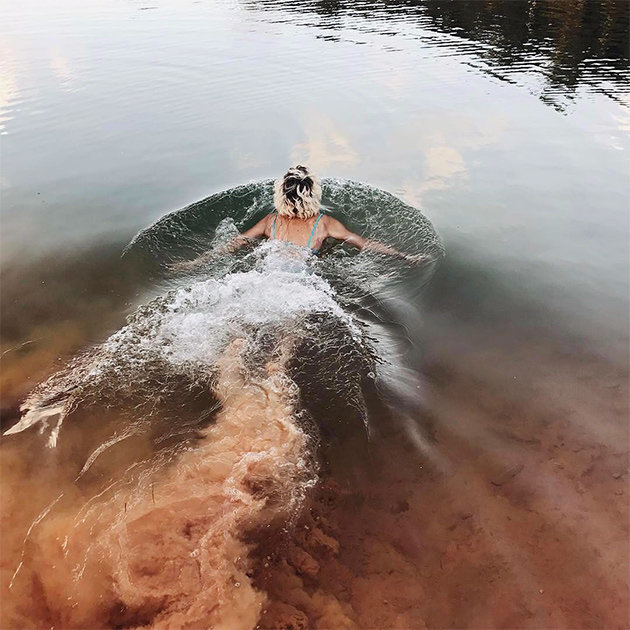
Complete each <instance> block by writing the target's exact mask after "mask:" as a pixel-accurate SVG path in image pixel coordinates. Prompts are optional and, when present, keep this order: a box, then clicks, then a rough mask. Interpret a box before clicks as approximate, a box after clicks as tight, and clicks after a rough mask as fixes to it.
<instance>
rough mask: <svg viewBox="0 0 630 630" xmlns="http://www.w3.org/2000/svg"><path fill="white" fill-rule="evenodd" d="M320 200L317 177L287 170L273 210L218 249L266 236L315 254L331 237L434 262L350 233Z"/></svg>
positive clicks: (296, 169) (417, 260)
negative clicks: (322, 206)
mask: <svg viewBox="0 0 630 630" xmlns="http://www.w3.org/2000/svg"><path fill="white" fill-rule="evenodd" d="M321 199H322V188H321V186H320V183H319V179H318V178H317V176H316V175H315V174H314V173H313V172H312V171H310V170H309V168H308V167H306V166H302V165H298V166H294V167H292V168H290V169H289V170H288V171H287V172H286V174H285V175H284V177H283V178H282V179H279V180H277V181H276V183H275V192H274V204H275V207H276V211H275V212H272V213H270V214H268V215H267V216H265V217H263V218H262V219H261V220H260V221H258V223H256V225H254V226H253V227H251V228H249V229H248V230H246V231H245V232H243V233H242V234H241V235H240V236H237V237H236V238H234V239H233V240H232V241H230V242H229V243H228V244H227V245H226V246H224V247H223V248H220V250H219V252H221V251H223V252H225V251H234V250H236V249H238V248H239V247H242V246H243V245H246V244H247V243H248V242H250V241H251V240H253V239H258V238H262V237H265V238H268V239H270V240H278V241H287V242H289V243H293V244H295V245H299V246H302V247H306V248H308V249H310V250H311V251H312V252H313V253H314V254H317V253H319V251H320V249H321V247H322V244H323V243H324V241H325V240H326V239H327V238H333V239H335V240H338V241H343V242H344V243H348V244H350V245H354V246H355V247H358V248H359V249H366V250H371V251H374V252H377V253H380V254H388V255H390V256H396V257H397V258H403V259H405V260H407V261H409V262H412V263H416V264H418V263H422V262H429V261H431V260H433V259H432V258H431V257H430V256H426V255H423V254H420V255H417V256H411V255H407V254H403V253H402V252H399V251H398V250H396V249H394V248H393V247H389V246H387V245H384V244H383V243H379V242H378V241H374V240H372V239H366V238H364V237H362V236H359V235H358V234H355V233H354V232H351V231H350V230H348V228H346V226H345V225H344V224H343V223H341V221H338V220H337V219H334V218H333V217H330V216H327V215H325V214H323V213H322V212H321V210H320V208H321ZM210 255H211V254H204V255H203V256H201V257H200V258H197V259H196V260H194V261H189V262H186V263H183V264H182V263H180V264H178V265H177V268H180V269H181V268H187V267H190V266H194V265H196V264H198V263H199V262H202V261H203V260H206V259H207V258H209V257H210Z"/></svg>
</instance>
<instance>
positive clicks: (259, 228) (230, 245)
mask: <svg viewBox="0 0 630 630" xmlns="http://www.w3.org/2000/svg"><path fill="white" fill-rule="evenodd" d="M270 216H271V215H270V214H268V215H267V216H265V217H263V218H262V219H261V220H260V221H258V223H256V225H254V226H252V227H250V228H249V230H245V231H244V232H242V233H241V234H239V235H238V236H235V237H234V238H231V239H230V240H229V241H228V242H227V243H225V244H224V245H220V246H219V247H217V248H216V249H213V250H211V251H209V252H205V253H204V254H201V255H200V256H197V258H195V259H193V260H185V261H183V262H179V263H175V264H174V265H172V269H173V270H175V271H185V270H189V269H194V268H195V267H196V266H197V265H200V264H202V263H204V262H207V261H208V260H210V259H211V258H212V256H215V255H217V254H219V255H221V254H231V253H232V252H235V251H236V250H237V249H240V248H241V247H243V246H244V245H246V244H247V243H248V242H249V241H252V240H254V239H256V238H260V237H261V236H266V232H267V224H268V222H269V217H270Z"/></svg>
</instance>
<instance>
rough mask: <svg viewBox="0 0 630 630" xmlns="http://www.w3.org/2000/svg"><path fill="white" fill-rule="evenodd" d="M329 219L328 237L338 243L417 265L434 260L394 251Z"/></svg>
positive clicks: (339, 222) (327, 223) (327, 224)
mask: <svg viewBox="0 0 630 630" xmlns="http://www.w3.org/2000/svg"><path fill="white" fill-rule="evenodd" d="M327 219H328V220H327V221H326V226H327V228H328V236H330V237H332V238H335V239H337V240H338V241H343V242H344V243H349V244H350V245H354V246H355V247H358V248H359V249H361V250H363V249H368V250H370V251H373V252H376V253H378V254H387V255H388V256H395V257H396V258H402V259H404V260H408V261H410V262H416V263H419V262H425V261H426V262H429V261H431V260H433V259H432V258H431V257H430V256H425V255H420V256H412V255H409V254H403V253H402V252H399V251H398V250H397V249H394V248H393V247H390V246H389V245H385V244H384V243H381V242H379V241H375V240H372V239H367V238H364V237H363V236H359V235H358V234H355V233H354V232H351V231H350V230H349V229H348V228H347V227H346V226H345V225H344V224H343V223H342V222H341V221H338V220H337V219H333V218H332V217H327Z"/></svg>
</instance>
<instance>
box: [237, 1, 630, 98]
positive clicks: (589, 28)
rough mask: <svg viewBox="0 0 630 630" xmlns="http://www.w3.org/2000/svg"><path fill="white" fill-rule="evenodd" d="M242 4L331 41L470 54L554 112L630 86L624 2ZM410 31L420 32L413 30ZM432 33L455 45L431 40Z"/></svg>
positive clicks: (628, 7) (628, 16) (628, 13)
mask: <svg viewBox="0 0 630 630" xmlns="http://www.w3.org/2000/svg"><path fill="white" fill-rule="evenodd" d="M243 4H244V5H245V6H246V7H251V8H256V9H262V10H281V11H282V14H281V17H278V21H286V20H287V19H289V20H292V21H295V22H296V23H298V24H302V25H307V26H318V27H320V28H324V29H332V30H336V31H339V34H336V35H335V37H332V38H331V37H328V39H333V40H334V39H338V40H348V41H352V37H353V36H352V33H353V31H363V32H374V33H378V34H381V35H389V36H396V37H402V38H413V39H419V40H421V41H422V40H426V41H427V43H431V44H432V45H436V43H437V44H438V45H441V46H443V54H444V55H445V56H459V55H461V56H472V57H471V59H470V60H469V61H468V63H470V64H471V65H472V66H473V67H475V68H476V69H478V70H481V71H483V72H485V73H487V74H489V75H491V76H493V77H495V78H497V79H499V80H502V81H508V82H511V83H515V84H517V85H523V86H524V87H527V88H528V89H530V90H531V91H533V92H535V93H537V94H538V95H539V96H540V99H541V100H542V101H544V102H546V103H548V104H550V105H553V106H554V107H556V108H558V109H562V108H563V104H564V103H565V100H566V99H573V98H575V95H576V92H578V90H580V89H582V90H585V91H593V92H600V93H602V94H606V95H607V96H609V97H610V98H613V99H616V100H618V99H619V97H620V96H622V95H623V94H624V93H625V92H627V90H628V88H629V87H630V74H629V73H628V51H629V39H628V34H629V29H628V22H629V20H630V3H628V2H626V1H625V0H609V1H607V2H598V1H595V0H580V1H577V2H558V1H557V0H513V1H509V2H496V1H493V0H458V1H456V2H452V1H450V0H395V1H393V2H378V1H376V2H374V1H370V0H366V1H363V2H351V1H349V0H345V1H343V0H338V1H334V2H303V3H300V4H299V6H298V5H296V4H294V3H292V2H289V1H287V0H271V1H257V0H253V1H251V0H245V2H244V3H243ZM313 16H316V19H315V20H313V19H312V17H313ZM362 19H363V20H365V23H362V22H361V21H360V20H362ZM410 25H416V26H417V27H419V29H420V30H419V31H416V32H411V31H410V30H409V26H410ZM436 33H440V34H446V35H449V36H455V37H457V38H458V40H459V41H457V40H452V39H450V38H449V39H448V40H444V41H442V42H441V43H439V42H435V41H434V38H435V34H436ZM355 43H359V42H355Z"/></svg>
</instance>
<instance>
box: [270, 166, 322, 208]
mask: <svg viewBox="0 0 630 630" xmlns="http://www.w3.org/2000/svg"><path fill="white" fill-rule="evenodd" d="M321 200H322V187H321V186H320V184H319V179H318V178H317V175H315V173H313V172H311V171H310V170H309V168H308V166H302V165H300V164H298V165H297V166H293V167H291V168H290V169H289V170H288V171H287V172H286V174H285V175H284V177H283V178H282V179H279V180H277V181H276V183H275V193H274V196H273V201H274V203H275V205H276V210H277V211H278V214H281V215H283V216H285V217H291V218H298V219H309V218H310V217H314V216H315V215H316V214H317V213H318V212H319V208H320V205H321Z"/></svg>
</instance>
